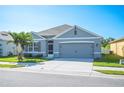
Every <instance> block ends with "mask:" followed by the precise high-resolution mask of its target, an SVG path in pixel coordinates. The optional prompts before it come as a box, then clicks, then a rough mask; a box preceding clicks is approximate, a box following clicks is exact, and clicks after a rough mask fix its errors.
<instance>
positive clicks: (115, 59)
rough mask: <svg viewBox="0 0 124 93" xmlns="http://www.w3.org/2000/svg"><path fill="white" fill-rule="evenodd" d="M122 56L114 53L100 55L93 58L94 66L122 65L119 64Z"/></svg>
mask: <svg viewBox="0 0 124 93" xmlns="http://www.w3.org/2000/svg"><path fill="white" fill-rule="evenodd" d="M120 59H122V57H120V56H117V55H114V54H106V55H102V58H100V59H96V60H94V63H93V65H94V66H103V67H124V65H122V64H119V61H120Z"/></svg>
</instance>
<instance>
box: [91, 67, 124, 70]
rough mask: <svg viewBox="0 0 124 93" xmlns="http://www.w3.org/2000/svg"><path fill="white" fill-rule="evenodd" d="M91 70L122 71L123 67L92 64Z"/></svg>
mask: <svg viewBox="0 0 124 93" xmlns="http://www.w3.org/2000/svg"><path fill="white" fill-rule="evenodd" d="M93 70H117V71H124V68H119V67H100V66H93Z"/></svg>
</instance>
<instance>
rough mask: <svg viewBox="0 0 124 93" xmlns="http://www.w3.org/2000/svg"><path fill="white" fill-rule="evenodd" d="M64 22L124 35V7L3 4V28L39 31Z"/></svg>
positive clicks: (0, 24)
mask: <svg viewBox="0 0 124 93" xmlns="http://www.w3.org/2000/svg"><path fill="white" fill-rule="evenodd" d="M62 24H70V25H75V24H76V25H79V26H81V27H83V28H85V29H88V30H90V31H92V32H95V33H97V34H100V35H102V36H103V37H114V38H120V37H124V6H84V5H82V6H43V5H42V6H2V5H1V6H0V31H15V32H20V31H36V32H37V31H42V30H44V29H48V28H50V27H54V26H57V25H62Z"/></svg>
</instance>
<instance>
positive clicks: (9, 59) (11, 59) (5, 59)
mask: <svg viewBox="0 0 124 93" xmlns="http://www.w3.org/2000/svg"><path fill="white" fill-rule="evenodd" d="M47 60H48V59H45V58H38V57H26V58H24V60H23V61H22V62H44V61H47ZM0 61H1V62H18V60H17V56H10V57H0Z"/></svg>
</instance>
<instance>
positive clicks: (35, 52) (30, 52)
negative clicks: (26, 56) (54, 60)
mask: <svg viewBox="0 0 124 93" xmlns="http://www.w3.org/2000/svg"><path fill="white" fill-rule="evenodd" d="M23 53H39V54H40V53H46V52H25V51H24V52H23Z"/></svg>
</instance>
